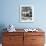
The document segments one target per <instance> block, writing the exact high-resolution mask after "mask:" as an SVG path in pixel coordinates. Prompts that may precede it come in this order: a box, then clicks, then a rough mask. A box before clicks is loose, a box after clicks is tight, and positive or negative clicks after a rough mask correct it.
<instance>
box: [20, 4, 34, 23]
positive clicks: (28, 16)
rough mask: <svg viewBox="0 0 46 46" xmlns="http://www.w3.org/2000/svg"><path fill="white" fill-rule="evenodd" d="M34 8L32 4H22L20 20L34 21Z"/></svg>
mask: <svg viewBox="0 0 46 46" xmlns="http://www.w3.org/2000/svg"><path fill="white" fill-rule="evenodd" d="M33 16H34V8H33V6H31V5H21V6H20V21H21V22H33V18H34V17H33Z"/></svg>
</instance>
